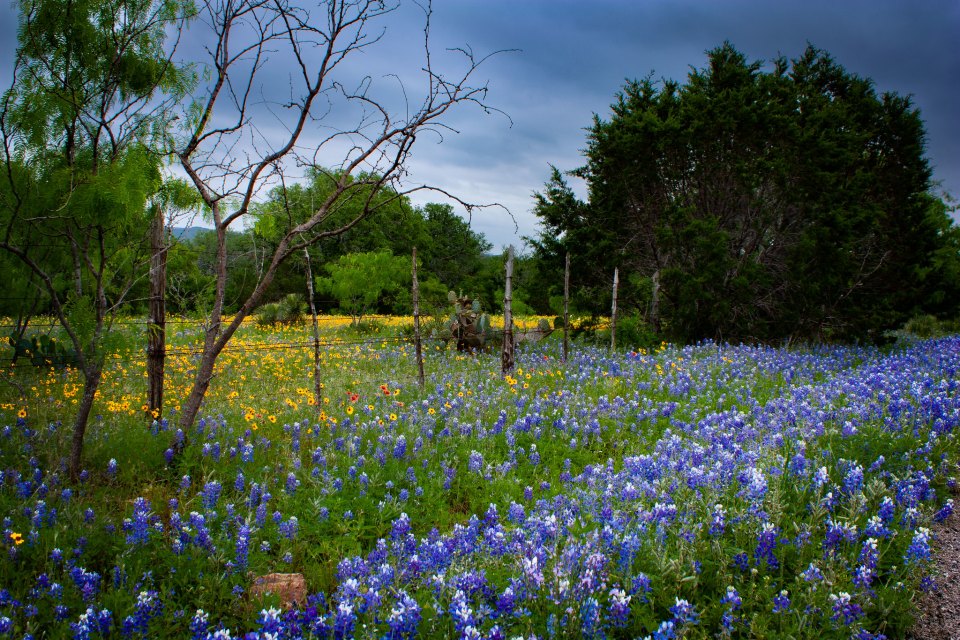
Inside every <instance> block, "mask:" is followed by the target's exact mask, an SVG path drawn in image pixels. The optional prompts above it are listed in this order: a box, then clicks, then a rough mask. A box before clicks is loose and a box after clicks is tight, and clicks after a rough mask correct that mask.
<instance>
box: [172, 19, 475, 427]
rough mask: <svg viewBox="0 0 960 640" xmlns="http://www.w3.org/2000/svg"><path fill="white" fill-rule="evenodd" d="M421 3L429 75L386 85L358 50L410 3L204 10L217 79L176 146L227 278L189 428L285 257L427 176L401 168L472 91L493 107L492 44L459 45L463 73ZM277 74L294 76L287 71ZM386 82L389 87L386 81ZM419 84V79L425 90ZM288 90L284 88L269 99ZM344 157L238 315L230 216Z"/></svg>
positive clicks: (186, 416)
mask: <svg viewBox="0 0 960 640" xmlns="http://www.w3.org/2000/svg"><path fill="white" fill-rule="evenodd" d="M417 6H418V7H420V8H422V9H423V14H424V22H423V24H424V32H423V34H424V38H423V42H424V54H423V59H422V62H421V72H422V73H421V74H420V84H419V86H417V87H414V86H413V85H412V83H411V82H410V81H409V80H406V81H405V83H404V82H401V79H400V78H401V76H400V75H399V73H398V74H390V75H389V76H387V77H386V78H384V79H383V85H380V84H378V82H375V81H374V80H373V79H371V78H370V77H365V78H363V79H360V80H357V77H356V69H355V68H351V66H352V65H354V64H355V62H354V61H355V60H356V63H359V59H358V58H359V57H362V56H361V55H358V54H362V53H363V52H364V51H366V50H368V49H371V48H374V47H375V46H376V45H377V43H378V42H379V41H380V40H381V36H382V34H383V32H382V31H381V29H382V28H383V27H381V26H379V25H380V24H381V23H382V22H384V21H385V20H386V19H388V18H389V16H390V14H391V13H392V12H394V11H396V10H397V9H398V6H397V5H395V4H391V3H387V2H380V1H374V0H326V1H324V2H320V3H319V5H318V6H315V7H311V8H306V7H300V6H293V5H291V4H289V3H287V2H284V1H283V0H280V1H273V2H266V1H264V0H206V1H205V2H203V3H202V4H201V6H200V22H201V23H203V24H204V25H205V28H206V30H207V33H210V34H212V38H213V41H212V42H210V43H209V44H208V46H207V52H208V53H209V61H208V63H207V66H208V69H209V72H210V73H209V83H208V84H207V85H206V87H204V90H203V92H202V95H198V96H197V100H196V102H195V103H194V104H193V105H191V106H190V108H189V110H188V111H187V112H186V113H185V114H184V118H183V121H184V122H186V123H187V124H188V125H189V127H188V129H187V130H186V133H185V134H184V137H183V138H182V139H181V140H180V143H179V146H178V149H177V151H176V155H177V157H178V158H179V162H180V166H181V167H182V169H183V171H184V172H185V173H186V175H187V176H188V178H189V180H190V181H192V183H193V184H194V186H195V187H196V189H197V191H198V192H199V193H200V196H201V198H202V199H203V201H204V203H205V205H206V207H207V208H208V209H209V213H210V217H211V219H212V222H213V225H214V228H215V229H216V236H217V251H216V267H215V277H216V286H215V292H214V296H213V303H212V306H211V308H210V310H209V315H208V316H207V319H206V323H205V336H204V341H203V347H202V353H201V355H200V359H199V362H198V363H197V369H196V376H195V378H194V381H193V386H192V388H191V391H190V394H189V397H188V398H187V399H186V401H185V402H184V403H183V405H182V406H183V411H182V413H181V415H180V420H179V423H180V426H181V427H183V428H184V431H186V427H188V426H190V425H191V424H193V422H194V420H195V419H196V417H197V414H198V412H199V411H200V406H201V404H202V402H203V399H204V396H205V394H206V392H207V389H208V388H209V386H210V383H211V381H212V379H213V377H214V365H215V363H216V360H217V357H218V356H219V355H220V353H221V352H222V351H223V350H224V348H225V347H226V346H227V344H228V342H229V341H230V339H231V337H232V336H233V335H234V333H235V332H236V330H237V329H238V328H239V327H240V325H241V323H242V322H243V320H244V318H246V317H247V316H248V315H249V314H250V313H251V312H252V311H253V310H254V309H255V308H256V306H257V305H258V304H259V302H260V301H261V300H262V298H263V295H264V293H265V292H266V291H267V290H268V288H269V286H270V284H271V282H272V281H273V279H274V276H275V275H276V273H277V269H278V267H279V266H280V265H281V264H282V263H284V261H286V260H287V259H288V258H290V256H292V255H294V254H297V253H298V252H302V251H303V249H304V248H305V247H308V246H310V245H311V244H313V243H315V242H317V241H319V240H320V239H322V238H325V237H331V236H336V235H339V234H343V233H345V232H346V231H348V230H349V229H350V228H352V227H353V226H355V225H356V224H357V223H358V222H359V221H360V220H361V219H363V218H364V217H366V216H368V215H370V214H372V213H374V212H375V211H376V210H377V209H378V208H382V207H383V206H385V204H387V203H389V202H390V201H391V200H392V199H391V198H386V199H384V198H382V197H380V196H381V194H382V192H383V191H384V190H385V189H388V188H389V190H390V192H391V193H393V194H394V195H395V197H397V198H400V197H403V196H405V195H407V194H409V193H410V192H411V191H413V190H417V189H424V188H427V187H425V186H423V185H415V186H409V185H406V184H404V183H402V182H401V178H402V177H404V172H405V166H406V163H407V160H408V158H409V156H410V153H411V149H412V148H413V145H414V142H415V141H416V140H417V139H418V138H422V137H424V134H427V133H435V134H437V135H440V136H441V137H442V134H444V133H447V132H449V131H451V130H450V128H449V126H448V125H446V124H444V120H445V116H447V115H448V114H449V112H450V111H451V109H454V108H455V107H458V106H460V105H465V104H472V105H474V106H477V107H480V108H481V109H483V110H485V111H487V112H489V111H490V108H489V107H488V106H487V105H486V104H485V102H484V101H485V99H486V95H487V89H486V87H485V86H483V85H476V84H474V81H473V77H474V76H475V74H476V71H477V68H478V66H479V65H480V64H482V63H483V61H484V59H485V58H476V57H474V55H473V53H472V52H471V51H470V50H469V49H466V48H464V49H457V50H456V51H455V52H454V53H456V54H458V55H459V56H460V58H458V60H459V61H460V62H462V66H461V67H460V70H459V72H457V73H456V74H455V75H453V76H450V75H447V74H445V73H443V72H441V71H440V70H439V69H438V68H437V67H436V66H435V64H434V60H433V58H432V56H431V52H430V18H431V7H430V5H429V4H428V5H426V6H422V5H417ZM487 57H489V56H487ZM368 59H369V58H368ZM407 77H409V76H407ZM278 79H281V80H282V87H278V86H276V85H275V84H274V83H276V82H278ZM398 86H399V89H400V90H399V91H398V90H397V89H398ZM351 87H352V88H351ZM384 87H386V88H385V89H384ZM381 89H383V90H384V92H383V93H379V94H378V93H376V92H377V91H379V90H381ZM414 91H416V92H418V93H419V97H418V98H416V99H414V95H416V94H415V93H414ZM278 92H279V93H280V94H282V101H280V102H276V103H271V102H269V100H270V99H271V98H272V97H274V96H276V95H277V94H278ZM397 98H399V100H397ZM254 112H257V114H258V117H257V118H254ZM255 120H256V122H255ZM267 120H269V122H265V121H267ZM332 158H336V160H335V161H333V160H332ZM331 166H333V167H335V172H334V173H332V174H331V176H330V180H331V183H332V184H331V188H330V189H329V191H328V194H327V195H326V197H325V198H324V199H323V200H321V201H319V202H317V203H316V204H315V206H314V207H313V209H312V210H311V211H310V213H309V215H308V216H306V217H304V218H303V219H298V220H289V221H287V222H288V224H287V225H286V226H285V227H284V229H283V233H282V235H281V236H280V238H279V241H278V242H277V244H276V245H275V248H274V250H273V253H272V255H270V256H269V258H268V259H267V260H266V261H265V263H264V268H263V270H262V271H261V273H260V277H259V280H258V282H257V284H256V286H255V287H254V288H253V291H252V292H251V293H250V295H249V297H248V298H247V299H246V300H244V301H243V302H242V303H241V304H240V306H239V309H238V311H237V313H236V314H235V315H233V317H232V318H230V319H229V320H225V319H224V315H223V310H224V300H225V291H226V284H227V239H228V233H227V232H228V230H229V229H230V228H231V227H233V226H235V225H236V226H238V225H239V223H241V221H242V220H243V219H244V218H245V217H247V216H248V215H250V214H252V213H253V210H252V209H254V208H255V204H256V197H257V196H258V194H261V193H264V192H265V190H268V189H274V190H275V189H281V190H283V189H285V188H286V185H287V184H292V183H295V182H296V178H297V177H298V175H295V174H299V175H304V174H306V173H308V172H309V171H311V170H312V171H319V172H323V171H325V167H331ZM431 188H433V187H431ZM437 190H440V189H437ZM358 193H361V194H365V195H364V196H363V198H364V201H363V203H362V206H360V207H359V208H358V211H357V214H356V215H355V216H354V217H352V218H351V219H349V220H346V221H343V220H341V219H340V218H339V217H338V216H337V215H336V214H337V212H338V209H339V208H340V206H341V205H342V204H343V203H346V202H352V201H353V198H354V196H355V194H358ZM444 193H445V192H444ZM447 195H450V194H447ZM451 197H452V196H451ZM461 204H466V203H462V202H461ZM333 222H336V224H332V223H333Z"/></svg>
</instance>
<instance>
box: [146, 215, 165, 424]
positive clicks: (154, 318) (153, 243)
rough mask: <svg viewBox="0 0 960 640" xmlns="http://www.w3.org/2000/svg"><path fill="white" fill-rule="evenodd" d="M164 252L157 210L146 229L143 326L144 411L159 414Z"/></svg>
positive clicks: (161, 228) (162, 234) (161, 407)
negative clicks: (147, 273)
mask: <svg viewBox="0 0 960 640" xmlns="http://www.w3.org/2000/svg"><path fill="white" fill-rule="evenodd" d="M166 282H167V251H166V243H165V242H164V225H163V212H162V211H161V210H160V208H159V207H157V210H156V216H154V219H153V225H152V228H151V230H150V319H149V321H148V323H147V412H148V413H150V414H151V415H152V416H153V417H159V416H160V415H162V414H163V373H164V361H165V358H166V351H167V334H166V331H167V330H166V315H167V311H166Z"/></svg>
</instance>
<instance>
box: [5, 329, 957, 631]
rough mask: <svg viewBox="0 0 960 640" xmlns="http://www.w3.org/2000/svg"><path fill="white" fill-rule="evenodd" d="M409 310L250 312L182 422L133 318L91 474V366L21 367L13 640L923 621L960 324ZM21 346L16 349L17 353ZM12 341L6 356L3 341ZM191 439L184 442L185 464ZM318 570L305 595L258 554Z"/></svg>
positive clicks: (13, 488)
mask: <svg viewBox="0 0 960 640" xmlns="http://www.w3.org/2000/svg"><path fill="white" fill-rule="evenodd" d="M404 323H406V324H409V319H405V320H396V321H393V320H382V321H381V328H380V329H381V332H380V333H379V334H378V335H375V336H370V335H366V336H359V335H358V334H355V333H353V334H351V333H349V332H348V331H347V330H345V329H344V328H343V327H342V326H340V325H337V324H335V323H332V322H331V323H330V324H329V325H325V327H324V337H325V344H324V346H323V348H322V350H321V380H322V382H323V388H322V396H321V398H320V401H319V405H318V404H317V402H316V401H315V400H314V396H313V381H312V378H311V375H312V370H313V351H312V348H311V347H310V346H309V338H308V336H309V330H308V328H307V327H304V326H295V327H274V328H272V329H269V330H267V329H262V328H256V327H254V326H252V325H251V326H249V327H246V326H245V327H244V328H243V329H242V330H241V333H240V334H238V337H237V340H236V342H235V343H232V344H231V346H230V347H229V348H228V351H227V352H226V353H224V355H223V356H222V357H221V359H220V362H219V365H218V371H217V377H216V379H215V380H214V382H213V385H212V387H211V391H210V394H209V395H208V398H207V402H206V405H205V407H204V410H203V413H202V415H203V416H204V418H203V419H202V420H200V421H199V422H198V423H197V424H196V425H194V427H193V428H191V429H190V430H189V432H187V433H184V432H182V431H179V430H178V427H177V417H178V416H177V403H178V399H180V398H183V397H184V396H185V395H186V392H187V389H188V384H189V382H190V374H191V369H192V366H193V362H194V358H195V353H194V347H195V346H196V344H197V343H198V341H199V339H200V336H201V330H200V328H199V327H197V326H194V325H192V324H190V323H183V324H182V325H180V326H179V327H178V331H176V333H175V334H172V335H171V343H170V345H169V350H170V356H169V358H168V362H167V384H166V388H167V391H166V398H167V400H166V402H167V405H168V406H167V407H166V408H165V409H164V411H163V413H162V415H157V416H155V417H152V416H149V413H148V412H147V411H146V409H147V407H145V406H143V398H144V397H145V388H146V378H145V366H144V362H143V349H144V339H143V335H142V328H143V327H142V325H141V326H139V327H138V325H137V323H134V322H131V323H130V325H129V326H125V327H120V328H119V329H118V332H119V333H120V334H121V335H122V338H123V339H122V340H119V341H118V342H117V344H115V345H113V347H114V349H115V353H113V354H111V355H110V356H109V360H108V362H109V366H108V371H107V373H106V374H105V378H104V383H103V385H102V387H101V390H100V393H99V398H98V401H97V404H96V406H95V410H94V412H95V414H96V417H95V418H94V420H93V421H92V423H91V425H90V427H89V429H88V436H87V444H86V449H85V453H84V460H85V471H84V472H83V473H82V474H81V477H80V479H79V480H78V481H77V482H75V483H74V482H71V481H70V480H69V478H68V477H67V474H66V471H65V469H66V466H65V461H64V458H65V456H66V452H67V450H68V445H69V438H70V435H71V433H70V425H71V421H72V418H73V413H72V411H73V409H72V407H73V406H74V405H75V401H76V397H77V394H78V392H79V389H80V388H81V386H82V380H81V379H80V377H79V375H78V374H77V373H76V372H75V371H71V370H70V369H44V368H35V367H33V366H32V365H30V364H29V363H21V362H18V363H17V364H16V365H13V366H11V365H10V364H6V365H5V366H3V367H2V368H0V381H2V382H0V473H2V478H0V480H2V482H0V518H2V519H3V521H2V540H0V551H2V556H0V638H4V637H14V638H21V637H27V636H30V637H34V638H41V637H51V638H98V637H111V638H117V637H120V638H122V637H133V638H155V637H170V638H208V637H212V638H228V637H234V638H235V637H251V638H299V637H304V638H350V637H357V638H413V637H421V638H514V637H522V638H530V637H536V638H540V639H547V638H580V637H585V638H602V637H609V638H637V637H645V636H652V637H654V638H674V637H684V638H707V637H798V638H799V637H837V638H848V637H857V638H869V637H878V636H880V635H885V636H887V637H890V638H895V637H902V636H903V635H904V634H905V633H906V632H907V631H908V630H909V628H910V625H911V623H912V613H911V610H912V601H913V598H914V597H915V595H916V594H917V593H918V591H919V590H921V589H924V588H931V587H932V585H931V583H930V579H929V577H928V576H929V569H930V566H931V543H932V534H931V532H930V526H931V524H932V523H933V522H934V521H937V520H941V519H944V518H947V517H950V516H951V513H952V510H953V501H952V500H951V495H952V494H953V493H954V492H955V491H956V478H955V477H956V475H957V471H958V469H957V463H958V460H960V458H958V446H957V443H956V435H955V432H956V430H957V427H958V422H960V381H958V367H960V338H956V337H952V338H944V339H940V340H935V341H934V340H930V341H918V342H913V343H910V344H906V345H901V346H895V347H888V348H883V349H880V348H874V347H866V346H861V347H850V346H847V347H840V346H818V347H808V348H798V349H775V348H768V347H751V346H727V345H716V344H701V345H696V346H689V347H682V348H681V347H673V346H669V345H662V346H661V347H660V348H659V349H657V350H655V351H654V352H632V351H627V352H619V353H610V352H609V350H608V349H601V348H596V347H591V346H586V345H580V344H574V345H573V348H572V350H571V353H570V358H569V360H568V361H567V362H563V361H562V358H561V350H560V347H559V342H558V341H557V340H556V336H553V337H551V339H549V340H547V341H544V342H541V343H539V344H536V345H525V346H524V347H523V348H522V349H521V350H520V351H519V352H518V354H517V366H516V369H515V370H514V371H513V372H512V373H511V374H509V375H506V376H503V375H501V373H500V359H499V356H498V354H490V355H487V354H478V355H475V356H471V355H463V354H458V353H457V352H456V351H453V350H450V349H448V348H447V347H446V345H443V344H438V343H430V344H428V348H427V351H426V356H425V358H426V370H427V376H426V384H425V385H424V386H423V387H422V388H421V387H420V386H419V385H418V383H417V380H416V364H415V362H414V357H413V346H412V345H411V344H410V343H408V342H407V341H405V340H402V339H399V338H398V337H397V336H398V335H399V332H401V331H402V329H403V326H404ZM5 355H6V354H5ZM5 362H9V358H7V359H6V360H5ZM177 441H181V442H184V443H185V444H186V447H185V450H184V453H183V454H182V455H180V456H179V457H171V455H170V453H171V452H172V447H173V446H174V443H175V442H177ZM271 572H285V573H301V574H303V575H304V576H305V578H306V582H307V585H308V587H309V591H310V595H309V596H308V598H307V600H306V602H303V603H301V604H300V605H298V606H294V607H292V608H290V609H287V608H285V607H283V606H282V605H281V603H280V602H279V601H278V599H277V598H276V597H275V596H269V595H268V596H265V597H254V596H252V595H251V585H252V584H253V582H254V580H255V578H256V577H257V576H262V575H265V574H268V573H271Z"/></svg>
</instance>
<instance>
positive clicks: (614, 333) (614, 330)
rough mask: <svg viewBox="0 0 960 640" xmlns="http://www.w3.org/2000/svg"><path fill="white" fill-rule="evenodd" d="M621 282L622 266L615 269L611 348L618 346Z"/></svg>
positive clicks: (611, 314) (611, 315) (611, 316)
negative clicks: (618, 296) (618, 293)
mask: <svg viewBox="0 0 960 640" xmlns="http://www.w3.org/2000/svg"><path fill="white" fill-rule="evenodd" d="M619 284H620V268H619V267H617V268H615V269H614V270H613V306H612V307H611V308H610V350H611V351H614V350H616V348H617V285H619Z"/></svg>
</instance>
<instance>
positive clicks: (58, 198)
mask: <svg viewBox="0 0 960 640" xmlns="http://www.w3.org/2000/svg"><path fill="white" fill-rule="evenodd" d="M17 6H18V9H19V13H20V24H19V31H18V47H17V53H16V58H15V60H14V66H13V81H12V85H11V87H10V89H9V90H8V91H6V92H5V93H4V96H3V104H2V107H0V134H2V141H3V149H2V153H3V156H2V161H3V171H2V177H0V180H3V181H4V183H5V185H4V188H2V189H0V197H2V198H3V202H2V203H0V228H2V232H0V248H2V249H3V250H5V251H6V252H7V254H8V255H10V256H12V257H14V258H16V259H17V260H18V261H19V262H20V264H21V265H23V267H25V268H26V269H27V270H29V271H30V272H31V273H32V274H33V276H34V278H35V281H36V282H37V284H38V286H39V287H40V288H41V289H42V290H43V291H44V294H45V295H46V296H47V297H48V298H49V305H50V308H51V310H52V311H53V313H54V315H55V316H56V317H57V319H58V320H59V322H60V325H61V326H62V328H63V331H64V332H65V333H66V335H67V337H68V340H69V343H70V345H71V346H72V348H73V350H74V352H75V355H76V359H77V362H78V363H79V368H80V371H81V372H82V374H83V377H84V389H83V394H82V397H81V399H80V402H79V404H78V413H77V416H76V420H75V422H74V430H73V438H72V445H71V452H70V461H69V466H70V472H71V474H74V475H75V474H76V473H77V472H78V471H79V469H80V463H81V456H82V450H83V439H84V434H85V430H86V425H87V420H88V417H89V415H90V410H91V408H92V406H93V401H94V397H95V394H96V390H97V387H98V386H99V383H100V379H101V376H102V372H103V363H104V353H105V341H106V340H107V338H108V337H109V332H108V328H109V321H110V318H111V317H112V314H113V313H114V312H115V311H116V310H117V309H118V308H119V306H120V304H121V303H122V301H123V300H124V298H125V296H126V294H127V292H128V290H129V288H130V286H131V275H132V274H131V271H132V265H134V264H136V263H138V262H142V260H140V259H139V258H138V256H137V253H136V248H138V247H144V242H143V240H144V239H145V234H144V230H145V229H146V228H147V227H148V226H149V211H148V207H147V203H148V199H149V198H150V197H151V196H152V195H153V194H155V193H156V192H157V191H158V189H159V188H160V185H161V177H160V161H161V157H160V155H158V154H157V153H155V152H154V150H155V149H158V148H160V147H162V145H163V144H164V143H165V141H166V132H167V126H168V117H169V109H170V107H171V105H172V104H173V103H174V102H176V101H178V100H180V99H181V98H182V95H183V92H184V90H186V88H187V87H188V86H189V84H190V81H191V79H192V76H191V75H190V73H189V72H188V70H185V69H183V68H180V67H178V66H177V65H176V64H174V63H173V62H172V56H173V54H174V50H175V43H169V41H168V39H167V35H168V33H177V32H178V30H179V28H180V27H182V26H183V24H184V22H185V21H186V20H187V19H188V17H189V15H190V12H191V11H192V8H191V7H190V6H189V5H188V4H184V3H182V2H179V1H178V0H163V1H154V0H79V1H78V0H20V2H19V3H18V5H17ZM131 247H133V249H131ZM141 255H145V254H141Z"/></svg>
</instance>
